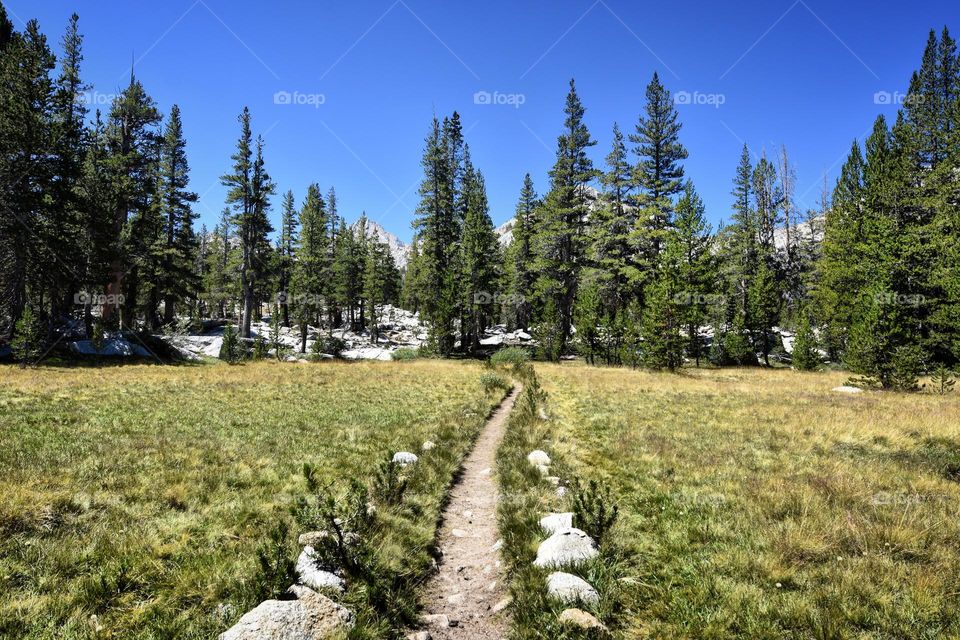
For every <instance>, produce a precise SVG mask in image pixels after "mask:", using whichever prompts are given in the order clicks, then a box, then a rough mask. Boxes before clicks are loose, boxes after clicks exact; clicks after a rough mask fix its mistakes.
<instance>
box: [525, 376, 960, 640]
mask: <svg viewBox="0 0 960 640" xmlns="http://www.w3.org/2000/svg"><path fill="white" fill-rule="evenodd" d="M537 370H538V373H539V374H540V377H541V379H542V381H543V384H544V388H545V389H546V391H547V392H548V393H549V396H550V403H549V406H550V411H551V418H552V420H551V421H550V422H549V423H547V425H549V427H547V426H544V427H543V428H544V429H545V430H546V433H547V436H545V437H548V438H549V442H548V443H549V445H550V447H551V448H552V451H554V452H555V454H556V455H557V456H558V457H559V458H561V459H562V460H563V461H564V462H565V463H566V464H568V465H569V466H570V468H571V470H572V471H573V472H574V473H576V474H579V475H583V476H585V477H588V478H589V477H593V478H597V479H600V480H604V481H606V482H608V483H609V484H610V486H612V487H613V490H614V495H615V498H616V500H617V501H618V502H619V504H620V509H621V514H620V519H619V523H618V524H617V525H616V526H615V527H614V529H613V532H612V534H611V535H612V538H613V539H614V540H613V542H614V543H615V544H616V545H618V546H619V547H621V548H622V549H624V551H625V553H624V555H623V563H624V564H623V565H622V566H621V567H620V568H621V569H622V572H623V575H621V576H620V577H619V579H618V581H617V583H618V584H620V585H622V586H623V592H622V594H621V595H620V598H621V602H622V606H623V609H622V611H621V613H620V615H619V616H618V618H619V620H618V621H617V623H616V625H615V629H614V630H615V632H616V635H619V636H622V637H628V638H734V637H736V638H758V639H760V638H763V639H766V638H771V639H772V638H777V639H780V638H797V639H800V638H803V639H806V638H814V639H828V638H829V639H833V638H837V639H839V638H871V639H881V638H883V639H891V640H893V639H899V638H930V639H933V638H948V637H960V586H958V576H960V507H958V505H960V484H958V480H960V475H958V472H957V470H958V469H960V398H958V396H957V395H956V394H954V395H952V396H933V395H900V394H892V393H884V392H868V393H864V394H862V395H858V396H847V395H842V394H839V393H834V392H831V391H830V389H831V388H832V387H834V386H836V385H839V384H842V383H843V381H844V379H845V377H846V375H845V374H842V373H819V374H802V373H797V372H793V371H789V370H774V371H770V370H760V369H753V370H747V369H723V370H709V371H708V370H699V371H693V370H684V372H683V373H682V374H680V375H670V374H652V373H644V372H636V371H629V370H624V369H601V368H587V367H583V366H553V365H538V366H537Z"/></svg>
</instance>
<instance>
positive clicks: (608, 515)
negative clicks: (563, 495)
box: [570, 479, 620, 545]
mask: <svg viewBox="0 0 960 640" xmlns="http://www.w3.org/2000/svg"><path fill="white" fill-rule="evenodd" d="M570 490H571V493H572V495H573V526H575V527H577V528H578V529H581V530H582V531H585V532H586V533H587V535H589V536H590V537H591V538H593V539H594V540H595V541H596V542H597V544H598V545H599V544H601V543H602V542H603V539H604V538H605V537H606V535H607V533H608V532H609V531H610V529H611V528H612V527H613V525H614V524H616V522H617V517H618V516H619V515H620V507H619V506H618V505H617V503H616V501H615V500H614V499H613V496H612V494H611V492H610V487H608V486H606V485H601V484H600V483H598V482H597V481H596V480H593V479H591V480H589V481H588V482H586V483H584V482H580V481H574V482H573V483H572V484H571V487H570Z"/></svg>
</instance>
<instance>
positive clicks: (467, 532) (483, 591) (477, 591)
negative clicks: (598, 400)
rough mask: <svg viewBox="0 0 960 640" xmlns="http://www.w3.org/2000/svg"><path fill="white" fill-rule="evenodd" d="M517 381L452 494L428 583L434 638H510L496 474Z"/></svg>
mask: <svg viewBox="0 0 960 640" xmlns="http://www.w3.org/2000/svg"><path fill="white" fill-rule="evenodd" d="M520 391H521V387H520V385H517V386H516V387H514V389H513V391H511V392H510V395H508V396H507V397H506V398H505V399H504V401H503V402H502V403H501V404H500V406H499V407H498V408H497V410H496V412H494V414H493V416H492V417H491V418H490V420H489V421H488V422H487V424H486V425H485V426H484V428H483V431H482V432H481V433H480V437H479V438H477V442H476V444H475V445H474V447H473V451H471V452H470V455H469V456H468V457H467V459H466V460H465V461H464V463H463V469H462V474H461V476H460V479H459V480H458V482H457V484H456V485H454V487H453V489H452V490H451V492H450V502H449V503H448V505H447V508H446V510H445V511H444V513H443V525H442V526H441V528H440V535H439V544H440V549H441V551H442V552H443V557H442V559H441V560H440V566H439V571H438V572H437V573H436V575H434V576H433V577H432V578H431V579H430V581H429V582H428V583H427V586H426V592H425V595H424V599H423V602H424V604H425V607H424V608H425V611H424V616H423V626H422V628H421V631H420V633H416V634H411V636H410V637H413V638H421V639H423V638H427V637H428V636H427V635H426V634H425V633H423V632H427V633H429V638H431V640H448V639H449V640H478V639H481V638H482V639H483V640H499V639H500V638H505V637H506V636H507V631H508V629H509V621H508V620H507V619H505V613H504V612H502V609H503V607H504V606H506V604H507V600H506V595H507V587H506V585H505V584H504V583H503V580H502V579H501V575H502V574H501V570H500V553H499V551H498V550H497V540H498V538H499V535H498V534H497V503H498V502H499V499H500V494H499V492H498V491H497V483H496V481H495V480H494V478H493V468H494V463H495V460H496V455H497V449H498V448H499V446H500V441H501V440H502V439H503V434H504V431H505V430H506V425H507V420H508V419H509V417H510V411H511V410H512V409H513V404H514V402H515V401H516V399H517V396H518V395H519V394H520Z"/></svg>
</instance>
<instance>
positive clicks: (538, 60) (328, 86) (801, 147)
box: [4, 0, 960, 239]
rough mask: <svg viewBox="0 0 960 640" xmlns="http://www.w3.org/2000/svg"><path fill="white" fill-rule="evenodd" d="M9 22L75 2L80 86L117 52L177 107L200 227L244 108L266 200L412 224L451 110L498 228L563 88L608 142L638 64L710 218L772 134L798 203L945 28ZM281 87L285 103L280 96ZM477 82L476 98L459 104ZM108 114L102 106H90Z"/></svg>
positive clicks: (675, 8)
mask: <svg viewBox="0 0 960 640" xmlns="http://www.w3.org/2000/svg"><path fill="white" fill-rule="evenodd" d="M4 4H5V6H6V7H7V9H8V12H9V13H11V14H12V15H13V20H14V22H15V23H16V25H17V27H18V28H22V26H23V23H22V20H28V19H30V18H37V19H38V20H39V21H40V24H41V29H42V30H43V31H44V32H45V33H46V34H47V36H48V38H49V39H50V41H51V43H54V44H57V43H58V42H59V38H60V35H61V33H62V30H63V28H64V26H65V25H66V22H67V19H68V17H69V14H70V13H71V12H73V11H77V12H78V13H79V14H80V25H81V30H82V31H83V33H84V35H85V37H86V41H85V57H86V60H85V63H84V70H83V71H84V77H85V79H86V80H87V81H88V82H90V83H92V84H93V85H94V90H95V93H94V94H93V97H92V99H93V101H94V102H101V103H105V102H106V101H108V100H109V96H110V95H111V94H113V93H115V92H116V91H118V89H120V88H121V87H122V86H123V85H124V84H125V81H126V78H127V77H128V74H129V68H130V63H131V60H132V59H133V60H136V72H137V75H138V77H139V78H140V79H141V80H142V82H143V83H144V85H145V87H146V89H147V91H148V92H149V93H150V94H151V95H152V96H153V97H154V99H155V100H156V101H157V102H158V104H159V106H160V107H161V108H162V109H163V110H164V111H165V112H166V111H169V108H170V106H171V105H172V104H174V103H177V104H179V105H180V108H181V110H182V114H183V120H184V128H185V131H186V135H187V144H188V153H189V158H190V162H191V165H192V188H193V189H194V190H195V191H197V192H198V193H200V194H201V201H200V205H199V206H198V210H199V212H200V214H201V222H204V223H206V224H207V225H208V226H212V225H213V224H214V221H215V219H216V217H217V214H218V212H219V211H220V210H221V209H222V208H223V199H224V193H225V190H224V189H223V187H221V186H220V184H219V181H218V177H219V176H220V175H221V174H222V173H224V172H225V171H226V170H227V169H228V168H229V165H230V154H231V153H232V151H233V148H234V144H235V141H236V137H237V133H238V126H237V123H236V116H237V115H238V114H239V112H240V111H241V110H242V108H243V106H244V105H248V106H249V107H250V109H251V112H252V114H253V124H254V128H255V131H257V132H260V133H263V134H264V136H265V138H266V141H267V147H266V161H267V166H268V170H269V171H270V172H271V174H272V175H273V177H274V179H275V181H276V182H277V184H278V196H277V197H276V198H275V199H274V210H273V217H274V219H275V220H276V219H278V218H279V202H280V196H279V193H280V192H284V191H286V190H287V189H293V191H294V194H295V195H296V197H297V200H298V202H299V201H301V200H302V198H303V195H304V193H305V191H306V187H307V185H308V184H309V183H311V182H318V183H320V185H321V186H322V187H323V189H324V190H326V189H327V188H328V187H329V186H330V185H334V186H335V187H336V189H337V193H338V195H339V200H340V205H341V213H342V214H344V215H346V216H347V217H348V218H350V219H353V218H355V217H357V216H358V215H359V214H360V212H361V211H366V212H367V214H368V215H369V217H371V218H372V219H374V220H378V221H379V222H380V223H381V224H383V225H384V226H385V227H386V228H387V229H388V230H390V231H392V232H394V233H396V234H397V235H398V236H400V237H401V238H403V239H409V238H410V235H411V231H410V221H411V219H412V216H413V210H414V209H415V207H416V205H417V186H418V184H419V179H420V165H419V161H420V156H421V151H422V147H423V139H424V136H425V135H426V133H427V129H428V125H429V121H430V118H431V116H432V115H433V114H434V113H436V114H438V115H439V116H443V115H445V114H448V113H450V112H451V111H453V110H455V109H456V110H458V111H460V113H461V116H462V118H463V121H464V128H465V130H466V131H467V141H468V143H469V144H470V147H471V151H472V154H473V158H474V162H475V164H476V165H477V166H478V167H479V168H480V169H481V170H482V171H483V173H484V175H485V177H486V180H487V188H488V192H489V197H490V203H491V216H492V217H493V220H494V222H495V223H496V224H500V223H502V222H504V221H505V220H507V219H508V218H509V217H510V216H511V215H512V213H513V208H514V204H515V202H516V197H517V194H518V192H519V189H520V185H521V182H522V178H523V174H524V173H525V172H528V171H529V172H530V173H531V174H532V175H533V178H534V181H535V183H536V186H537V189H538V191H539V192H541V193H542V192H543V191H545V190H546V188H547V171H548V170H549V168H550V166H551V165H552V163H553V157H554V149H555V144H556V136H557V134H558V133H559V131H560V128H561V126H562V122H563V113H562V109H563V100H564V96H565V94H566V91H567V82H568V80H569V79H570V78H571V77H574V78H576V81H577V86H578V90H579V93H580V95H581V98H582V100H583V102H584V104H585V106H586V108H587V114H586V122H587V125H588V127H589V128H590V131H591V133H592V134H593V136H594V138H595V139H596V140H597V141H598V144H597V146H596V147H594V148H593V153H592V155H593V158H594V161H595V162H596V163H597V164H598V165H602V159H603V157H604V156H605V155H606V154H607V152H608V150H609V145H610V139H611V134H610V130H611V126H612V124H613V122H614V121H615V120H616V121H618V122H619V123H620V126H621V129H623V130H624V131H625V132H630V131H632V130H633V127H634V125H635V123H636V121H637V116H638V114H639V113H640V112H641V111H642V109H643V105H644V98H643V93H644V88H645V86H646V84H647V83H648V82H649V80H650V77H651V75H652V74H653V72H654V71H658V72H659V73H660V76H661V79H662V80H663V82H664V84H665V85H666V86H667V87H668V88H669V89H670V90H671V91H673V92H674V94H680V93H681V92H684V93H683V95H684V96H685V97H687V96H689V101H688V103H687V104H680V105H679V106H678V109H679V111H680V117H681V120H682V122H683V124H684V127H683V130H682V133H681V139H682V142H683V143H684V144H685V145H686V147H687V149H688V150H689V152H690V158H689V160H688V161H687V162H686V163H685V166H686V171H687V176H688V177H690V178H691V179H693V181H694V182H695V184H696V185H697V188H698V190H699V191H700V192H701V194H702V195H703V197H704V200H705V202H706V205H707V210H708V211H707V212H708V216H709V218H710V219H711V220H712V221H713V222H714V223H716V222H718V221H719V220H721V219H726V218H728V217H729V212H730V202H731V198H730V195H729V193H730V182H731V177H732V175H733V171H734V168H735V165H736V162H737V160H738V157H739V152H740V148H741V146H742V144H743V143H744V142H746V143H747V144H748V145H749V146H750V148H751V150H752V151H753V152H754V153H756V154H759V153H761V152H762V151H763V150H764V149H766V150H767V152H768V153H770V154H773V153H774V152H775V150H776V149H777V148H779V146H780V145H781V144H785V145H786V147H787V149H788V151H789V154H790V157H791V160H792V162H793V164H794V165H795V166H796V171H797V177H798V188H797V192H798V193H797V195H798V197H799V198H800V203H801V206H803V205H806V206H814V205H815V203H816V200H817V198H818V196H819V191H820V185H821V183H822V175H823V173H824V172H825V171H826V172H827V175H828V178H829V181H830V184H831V185H832V184H833V182H834V180H835V177H836V175H837V172H838V171H839V167H840V164H841V163H842V161H843V159H844V157H845V155H846V152H847V151H848V150H849V146H850V143H851V141H852V140H853V139H854V138H861V139H862V138H863V137H864V135H865V134H866V133H867V132H868V131H869V128H870V126H871V124H872V122H873V120H874V118H875V117H876V116H877V114H878V113H886V114H888V115H890V116H892V115H893V114H894V113H895V111H896V106H895V105H893V104H877V100H878V97H877V95H876V94H877V93H878V92H886V93H885V94H884V93H881V94H880V96H879V100H880V102H883V101H884V99H885V97H887V96H889V97H891V100H890V102H891V103H893V102H896V94H897V93H898V92H900V93H902V92H903V91H904V90H905V88H906V84H907V81H908V79H909V77H910V73H911V72H912V70H913V69H915V68H916V66H917V65H918V63H919V59H920V54H921V52H922V49H923V45H924V42H925V39H926V36H927V31H928V30H929V29H930V28H931V27H934V28H936V29H937V31H938V32H939V30H940V29H941V28H942V27H943V26H944V25H947V26H948V27H953V31H954V37H957V36H960V3H958V2H956V0H930V1H924V0H915V1H913V2H900V1H898V2H895V1H888V0H872V1H867V0H843V1H840V2H838V1H836V0H830V1H827V0H765V1H755V0H749V1H746V2H715V1H705V0H700V1H696V2H686V1H678V2H672V3H670V2H661V3H651V2H631V1H627V0H527V1H523V0H521V1H520V2H517V1H516V0H512V1H501V0H493V1H489V2H464V1H461V0H447V1H442V0H370V1H366V0H357V1H353V2H325V1H324V2H316V1H313V2H312V1H308V0H286V1H279V2H275V3H264V2H255V1H254V0H167V1H166V2H162V3H154V2H136V1H133V2H131V1H129V0H127V1H124V2H119V1H113V0H101V1H98V2H65V1H60V0H4ZM278 92H286V94H289V98H290V100H289V103H288V104H284V103H283V102H284V98H285V97H287V96H286V94H283V93H281V95H280V96H277V94H278ZM477 92H488V93H489V94H491V100H490V102H493V103H494V104H482V102H483V100H482V97H481V99H480V102H481V103H480V104H478V103H477V102H476V101H475V94H476V93H477ZM103 109H104V110H107V109H108V105H107V104H103Z"/></svg>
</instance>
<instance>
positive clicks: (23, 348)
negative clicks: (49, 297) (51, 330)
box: [10, 304, 43, 369]
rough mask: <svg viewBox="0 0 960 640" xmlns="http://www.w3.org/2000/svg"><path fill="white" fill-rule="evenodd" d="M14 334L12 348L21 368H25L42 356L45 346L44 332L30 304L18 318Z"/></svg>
mask: <svg viewBox="0 0 960 640" xmlns="http://www.w3.org/2000/svg"><path fill="white" fill-rule="evenodd" d="M14 334H15V337H14V339H13V341H12V342H11V343H10V349H11V351H13V357H14V358H15V359H16V360H17V361H19V362H20V368H21V369H23V368H26V366H27V365H28V364H33V363H34V362H35V361H36V359H37V358H39V357H40V355H41V353H42V352H41V349H42V348H43V332H42V330H41V328H40V323H39V321H38V319H37V317H36V316H35V315H34V313H33V308H32V307H31V306H30V305H29V304H28V305H27V306H26V307H24V309H23V314H22V315H21V316H20V319H19V320H17V326H16V330H15V331H14Z"/></svg>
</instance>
